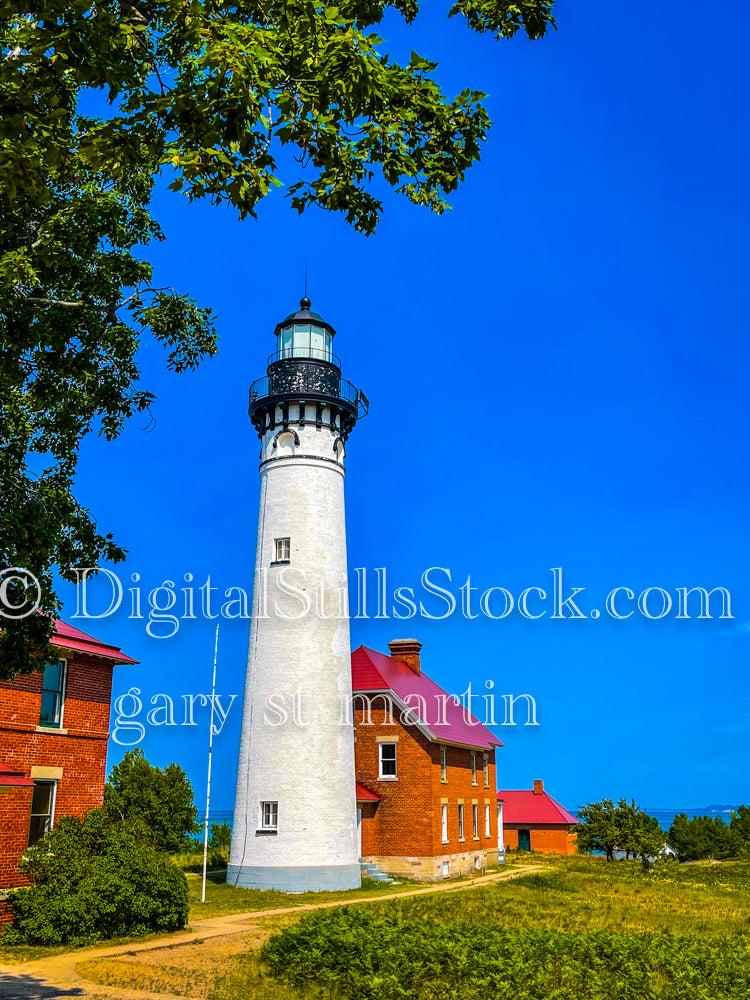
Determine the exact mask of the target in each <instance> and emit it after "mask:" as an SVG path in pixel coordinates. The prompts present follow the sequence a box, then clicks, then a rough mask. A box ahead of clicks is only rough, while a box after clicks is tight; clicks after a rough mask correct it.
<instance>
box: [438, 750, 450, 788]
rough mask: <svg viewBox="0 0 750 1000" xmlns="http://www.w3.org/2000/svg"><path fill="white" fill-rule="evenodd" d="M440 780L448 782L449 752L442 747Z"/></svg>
mask: <svg viewBox="0 0 750 1000" xmlns="http://www.w3.org/2000/svg"><path fill="white" fill-rule="evenodd" d="M440 780H441V781H447V780H448V750H447V749H446V747H440Z"/></svg>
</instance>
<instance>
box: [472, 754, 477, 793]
mask: <svg viewBox="0 0 750 1000" xmlns="http://www.w3.org/2000/svg"><path fill="white" fill-rule="evenodd" d="M471 783H472V785H476V783H477V755H476V754H475V753H473V754H472V755H471Z"/></svg>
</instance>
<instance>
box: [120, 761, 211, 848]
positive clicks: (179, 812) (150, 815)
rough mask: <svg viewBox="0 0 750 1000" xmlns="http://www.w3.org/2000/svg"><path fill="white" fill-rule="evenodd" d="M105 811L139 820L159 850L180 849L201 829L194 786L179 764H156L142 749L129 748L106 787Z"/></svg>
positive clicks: (126, 818) (187, 844) (127, 819)
mask: <svg viewBox="0 0 750 1000" xmlns="http://www.w3.org/2000/svg"><path fill="white" fill-rule="evenodd" d="M104 812H105V814H106V815H107V816H108V817H109V819H110V820H111V821H113V822H116V821H123V820H125V821H135V822H140V823H142V824H143V826H144V827H146V828H147V829H148V831H149V834H150V836H151V838H152V840H153V842H154V844H155V845H156V847H158V848H159V849H160V850H163V851H175V852H176V851H181V850H184V849H185V848H186V847H188V846H189V845H190V837H191V835H193V834H195V833H197V832H198V827H197V826H196V823H195V817H196V815H197V813H198V810H197V809H196V807H195V805H194V802H193V787H192V785H191V784H190V780H189V778H188V776H187V775H186V774H185V772H184V771H183V769H182V768H181V767H180V766H179V764H169V765H168V766H167V767H164V768H161V767H154V766H153V765H152V764H149V762H148V761H147V760H146V758H145V756H144V754H143V751H142V750H140V749H137V748H136V749H135V750H128V752H127V753H126V754H125V756H124V757H123V758H122V760H121V761H120V763H119V764H115V765H114V767H113V768H112V770H111V771H110V773H109V780H108V781H107V784H106V785H105V786H104Z"/></svg>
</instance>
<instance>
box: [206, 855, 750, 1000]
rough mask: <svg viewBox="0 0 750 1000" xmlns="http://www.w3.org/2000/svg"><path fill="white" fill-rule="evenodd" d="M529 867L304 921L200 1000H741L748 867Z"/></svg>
mask: <svg viewBox="0 0 750 1000" xmlns="http://www.w3.org/2000/svg"><path fill="white" fill-rule="evenodd" d="M527 860H528V861H534V862H541V863H543V864H544V870H543V872H541V873H539V874H533V875H528V876H525V877H522V878H519V879H518V880H515V881H511V882H501V883H496V884H494V885H487V886H478V887H477V888H475V889H473V890H472V891H470V892H466V893H445V894H434V895H425V896H417V897H412V898H405V899H394V900H387V901H385V900H384V901H383V902H382V903H375V904H369V905H368V906H367V907H357V906H352V907H345V908H343V909H335V910H327V911H319V912H317V913H315V914H311V915H309V916H304V917H303V918H302V919H301V920H300V921H296V922H294V923H293V924H291V925H290V926H287V927H286V928H283V929H282V930H281V931H280V932H279V933H278V934H276V935H274V936H273V937H272V938H271V939H270V941H269V942H268V943H267V944H266V945H265V947H264V951H263V953H258V952H254V953H248V954H246V955H241V956H236V957H234V958H233V959H232V961H231V962H229V963H227V966H226V967H225V968H224V969H223V970H222V972H221V974H220V975H218V976H216V977H215V979H214V983H213V986H212V988H211V990H209V992H208V998H209V1000H230V998H234V997H236V996H242V997H243V1000H255V998H258V1000H261V998H263V1000H265V998H270V997H271V996H276V995H277V996H280V997H284V998H287V997H319V998H326V1000H328V998H336V1000H485V998H492V1000H505V998H508V1000H527V998H528V1000H545V998H547V997H549V998H555V1000H686V998H688V997H690V998H691V1000H741V998H744V1000H750V863H749V862H725V863H722V864H715V865H708V864H700V865H682V866H678V865H677V864H668V865H663V866H658V867H657V868H656V869H654V870H652V871H650V872H643V871H642V870H641V867H640V865H639V864H637V863H631V862H614V863H611V864H609V865H608V864H607V863H606V861H604V860H603V859H598V858H587V857H580V858H579V857H574V858H570V859H545V858H540V857H539V856H537V855H532V856H527ZM277 989H278V993H276V992H275V991H276V990H277Z"/></svg>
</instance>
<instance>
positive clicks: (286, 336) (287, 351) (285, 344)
mask: <svg viewBox="0 0 750 1000" xmlns="http://www.w3.org/2000/svg"><path fill="white" fill-rule="evenodd" d="M280 339H281V344H280V345H279V346H280V348H281V356H282V358H289V357H291V355H292V328H291V327H290V326H287V327H285V328H284V329H283V330H282V331H281V338H280Z"/></svg>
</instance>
